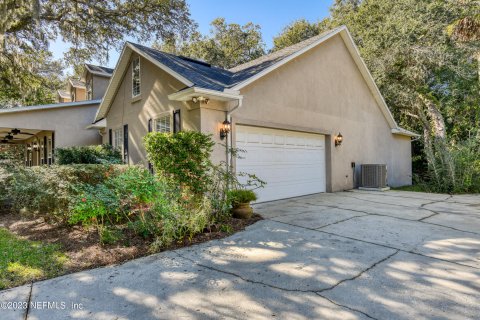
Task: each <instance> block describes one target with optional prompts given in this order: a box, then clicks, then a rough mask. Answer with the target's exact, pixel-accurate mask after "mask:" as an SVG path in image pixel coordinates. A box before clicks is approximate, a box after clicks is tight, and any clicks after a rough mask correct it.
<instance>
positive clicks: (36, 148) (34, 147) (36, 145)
mask: <svg viewBox="0 0 480 320" xmlns="http://www.w3.org/2000/svg"><path fill="white" fill-rule="evenodd" d="M33 150H38V143H37V142H34V143H33Z"/></svg>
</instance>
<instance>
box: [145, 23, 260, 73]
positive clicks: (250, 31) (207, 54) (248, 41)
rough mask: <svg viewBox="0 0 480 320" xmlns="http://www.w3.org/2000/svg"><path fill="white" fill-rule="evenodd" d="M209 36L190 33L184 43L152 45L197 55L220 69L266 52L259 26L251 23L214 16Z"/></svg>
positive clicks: (172, 42) (190, 55)
mask: <svg viewBox="0 0 480 320" xmlns="http://www.w3.org/2000/svg"><path fill="white" fill-rule="evenodd" d="M210 25H211V29H210V34H209V35H201V34H200V33H199V32H193V33H192V34H191V36H190V37H189V39H188V40H187V41H184V42H177V43H176V42H175V41H164V42H163V43H157V44H155V45H154V47H156V48H157V49H159V50H162V51H165V52H170V53H175V54H181V55H184V56H189V57H192V58H197V59H201V60H204V61H206V62H209V63H211V64H212V65H215V66H218V67H222V68H226V69H228V68H232V67H234V66H236V65H239V64H242V63H245V62H248V61H250V60H252V59H255V58H258V57H260V56H262V55H264V54H265V49H264V48H265V44H264V42H263V40H262V34H261V31H260V26H259V25H255V24H253V23H251V22H249V23H247V24H245V25H243V26H241V25H239V24H236V23H229V24H227V22H226V21H225V19H224V18H217V19H215V20H213V21H212V22H211V23H210Z"/></svg>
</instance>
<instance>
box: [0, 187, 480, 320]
mask: <svg viewBox="0 0 480 320" xmlns="http://www.w3.org/2000/svg"><path fill="white" fill-rule="evenodd" d="M478 204H480V196H445V195H429V194H422V193H409V192H398V191H389V192H384V193H376V192H365V191H353V192H343V193H334V194H318V195H311V196H306V197H300V198H295V199H288V200H282V201H278V202H271V203H265V204H259V205H256V211H257V212H259V213H260V214H262V215H263V216H264V217H265V220H263V221H260V222H258V223H256V224H255V225H252V226H250V227H248V228H247V229H246V230H245V231H243V232H240V233H237V234H234V235H232V236H230V237H228V238H225V239H221V240H215V241H211V242H208V243H203V244H199V245H196V246H192V247H188V248H182V249H179V250H175V251H171V252H164V253H160V254H155V255H152V256H149V257H145V258H141V259H137V260H133V261H130V262H127V263H125V264H123V265H119V266H112V267H106V268H99V269H94V270H89V271H85V272H80V273H76V274H71V275H66V276H63V277H59V278H55V279H51V280H47V281H42V282H37V283H33V284H32V285H27V286H23V287H18V288H14V289H11V290H6V291H2V292H0V306H1V305H2V303H3V302H7V301H20V302H23V301H28V299H31V301H32V302H34V303H35V302H42V301H47V302H55V301H56V302H64V303H65V305H66V307H65V308H64V309H55V308H38V307H33V308H30V309H29V310H28V313H26V310H20V309H17V310H12V309H4V310H1V311H0V318H1V319H2V320H4V319H5V320H9V319H48V320H55V319H178V318H187V319H271V318H277V319H475V318H478V315H479V314H480V305H479V304H478V301H480V235H479V234H478V232H476V230H480V212H479V210H478V207H477V205H478ZM424 207H428V209H427V208H424ZM432 212H435V214H431V213H432ZM79 305H81V306H82V308H78V306H79ZM34 306H35V305H34ZM73 306H77V307H76V308H74V307H73Z"/></svg>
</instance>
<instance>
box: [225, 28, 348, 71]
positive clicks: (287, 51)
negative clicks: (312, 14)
mask: <svg viewBox="0 0 480 320" xmlns="http://www.w3.org/2000/svg"><path fill="white" fill-rule="evenodd" d="M337 29H339V28H333V29H329V30H326V31H324V32H322V33H319V34H317V35H316V36H313V37H310V38H308V39H305V40H303V41H300V42H297V43H295V44H292V45H291V46H288V47H285V48H282V49H280V50H277V51H273V52H270V53H268V54H265V55H263V56H261V57H258V58H256V59H253V60H250V61H248V62H245V63H242V64H239V65H238V66H235V67H233V68H230V69H228V70H229V71H231V72H234V73H236V72H239V71H242V70H244V69H246V68H249V67H251V66H254V65H257V64H259V63H261V62H263V61H267V60H273V59H278V58H283V57H286V56H289V55H291V54H293V53H295V52H297V51H299V50H301V49H302V48H304V47H306V46H308V45H310V44H312V43H314V42H315V41H317V40H318V39H320V38H322V37H324V36H326V35H328V34H330V33H332V32H334V31H336V30H337ZM267 58H270V59H267ZM256 62H257V63H256Z"/></svg>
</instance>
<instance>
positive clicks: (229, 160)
mask: <svg viewBox="0 0 480 320" xmlns="http://www.w3.org/2000/svg"><path fill="white" fill-rule="evenodd" d="M242 102H243V99H238V103H237V105H236V106H235V107H233V108H232V109H230V110H229V111H227V112H226V119H227V120H228V121H229V122H230V124H231V123H232V113H233V112H235V111H236V110H237V109H238V108H240V107H241V106H242ZM231 130H232V131H233V126H231ZM232 131H230V134H229V136H228V137H227V141H226V146H225V149H226V150H225V154H226V161H227V172H228V171H229V170H230V169H231V168H233V157H232V155H231V154H230V155H229V152H228V151H229V150H228V145H229V141H228V139H230V146H233V134H232Z"/></svg>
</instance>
